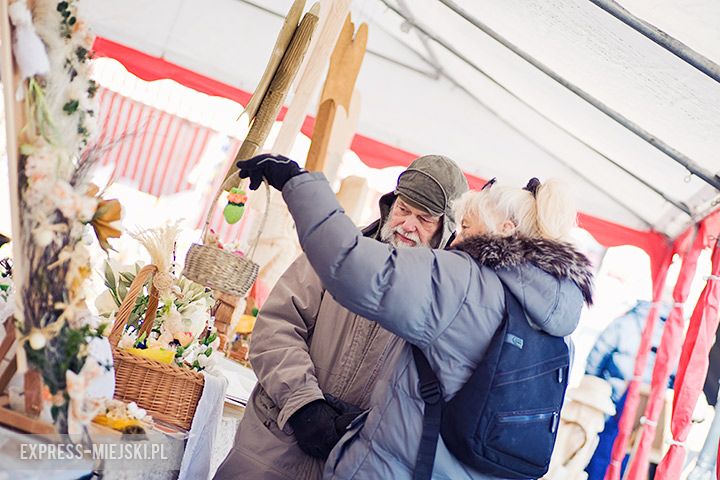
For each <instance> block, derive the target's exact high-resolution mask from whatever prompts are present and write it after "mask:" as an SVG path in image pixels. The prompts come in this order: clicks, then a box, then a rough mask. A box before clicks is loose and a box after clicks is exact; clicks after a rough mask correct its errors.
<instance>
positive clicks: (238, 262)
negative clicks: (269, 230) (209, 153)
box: [182, 179, 270, 298]
mask: <svg viewBox="0 0 720 480" xmlns="http://www.w3.org/2000/svg"><path fill="white" fill-rule="evenodd" d="M233 180H234V179H231V180H228V181H226V182H225V184H224V185H223V186H221V187H220V189H219V190H218V192H217V193H216V194H215V200H214V201H213V202H212V203H211V204H210V209H209V210H208V213H207V215H206V217H205V225H204V226H203V232H202V239H203V241H204V242H205V244H200V243H193V244H192V245H191V246H190V249H189V250H188V253H187V256H186V257H185V267H184V268H183V272H182V274H183V276H185V277H187V278H189V279H190V280H192V281H193V282H195V283H199V284H200V285H203V286H205V287H207V288H209V289H211V290H216V291H219V292H222V293H226V294H229V295H235V296H237V297H241V298H242V297H245V295H246V294H247V292H248V291H249V290H250V287H252V286H253V283H255V280H256V279H257V276H258V273H259V272H260V266H259V265H258V264H257V263H255V262H254V261H253V260H252V258H253V255H254V254H255V250H256V249H257V246H258V243H259V242H260V236H261V235H262V232H263V229H264V228H265V222H266V221H267V217H268V211H269V209H270V187H269V186H268V185H267V182H266V183H265V212H264V213H263V217H262V220H261V222H260V227H259V228H258V231H257V235H256V236H255V239H254V241H253V243H252V248H251V249H250V252H249V255H248V256H247V257H241V256H240V255H236V254H234V253H230V252H228V251H227V250H223V249H221V248H218V247H216V246H214V245H208V244H207V243H208V242H207V239H208V232H209V231H210V218H211V217H212V213H213V209H214V208H216V203H217V201H218V198H220V194H221V193H222V192H223V190H224V187H225V186H227V185H228V184H230V183H231V182H232V181H233Z"/></svg>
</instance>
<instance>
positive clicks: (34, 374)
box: [23, 368, 43, 417]
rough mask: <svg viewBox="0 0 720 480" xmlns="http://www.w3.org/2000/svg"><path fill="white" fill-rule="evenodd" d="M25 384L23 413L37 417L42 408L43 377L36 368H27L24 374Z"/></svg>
mask: <svg viewBox="0 0 720 480" xmlns="http://www.w3.org/2000/svg"><path fill="white" fill-rule="evenodd" d="M24 378H25V384H24V385H23V388H24V390H25V413H26V414H28V415H29V416H31V417H37V416H39V415H40V412H41V411H42V408H43V399H42V391H43V379H42V375H40V371H39V370H37V369H36V368H28V369H27V371H26V372H25V375H24Z"/></svg>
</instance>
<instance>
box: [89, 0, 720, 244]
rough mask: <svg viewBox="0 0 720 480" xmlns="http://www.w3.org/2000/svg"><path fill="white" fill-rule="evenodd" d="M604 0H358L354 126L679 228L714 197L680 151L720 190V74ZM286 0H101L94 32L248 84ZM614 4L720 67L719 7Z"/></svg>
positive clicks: (627, 0) (590, 205)
mask: <svg viewBox="0 0 720 480" xmlns="http://www.w3.org/2000/svg"><path fill="white" fill-rule="evenodd" d="M453 3H455V4H460V7H459V8H461V9H464V10H465V12H458V9H453V8H451V7H452V4H453ZM595 3H604V4H606V3H614V2H607V1H602V2H600V1H594V2H593V1H590V0H502V1H500V0H496V1H473V2H470V1H463V2H446V1H440V0H413V1H412V2H410V1H408V0H356V1H354V2H353V20H354V22H355V23H356V25H357V24H359V23H360V22H367V23H368V24H369V27H370V35H369V43H368V55H367V56H366V58H365V60H364V63H363V66H362V69H361V73H360V77H359V79H358V89H359V90H360V93H361V95H362V102H361V104H362V112H361V116H360V125H359V132H360V133H362V134H364V135H366V136H368V137H371V138H374V139H376V140H379V141H382V142H385V143H387V144H389V145H392V146H395V147H398V148H400V149H404V150H407V151H410V152H414V153H417V154H424V153H431V152H434V153H443V154H446V155H448V156H450V157H452V158H454V159H455V160H456V161H458V163H460V164H461V166H462V167H463V168H464V169H465V171H466V172H468V173H470V174H474V175H477V176H480V177H484V178H488V177H492V176H497V177H498V178H499V180H500V181H501V182H502V183H511V184H524V182H526V181H527V180H528V178H530V177H532V176H537V177H539V178H541V179H544V178H548V177H561V178H565V179H566V180H568V181H569V182H570V183H571V184H572V185H573V186H574V187H575V189H576V193H577V197H578V199H579V205H578V206H579V207H580V209H581V210H582V211H583V212H585V213H588V214H590V215H593V216H596V217H599V218H602V219H606V220H610V221H612V222H615V223H619V224H621V225H625V226H629V227H632V228H635V229H638V230H656V231H658V232H660V233H663V234H666V235H668V236H669V237H674V236H676V235H677V234H679V233H680V232H681V231H683V230H684V229H685V228H686V227H687V226H688V225H690V224H691V223H692V221H693V220H699V219H700V218H702V217H703V216H704V215H705V214H707V213H708V212H709V211H710V210H711V209H713V208H714V207H715V206H716V205H717V201H718V198H720V197H719V196H718V195H719V194H720V190H718V189H716V188H715V187H713V186H711V185H710V184H709V183H708V181H705V180H703V179H701V178H699V177H698V175H690V172H689V170H688V169H687V168H686V167H684V166H683V165H681V163H678V161H676V160H675V159H673V158H671V156H675V157H676V158H679V159H680V160H681V161H689V162H690V165H691V167H692V168H697V171H698V172H700V173H701V174H705V175H706V177H707V179H708V180H709V181H710V182H714V183H715V184H716V185H720V177H718V176H717V174H718V172H719V171H720V83H719V82H718V81H717V80H716V79H713V78H711V77H710V76H709V75H707V74H706V73H703V72H701V71H700V70H698V69H697V68H695V67H694V66H692V65H690V64H689V63H688V62H686V61H685V60H683V59H681V58H679V57H678V56H676V55H674V54H673V53H672V52H670V51H668V50H666V49H665V48H663V47H662V46H660V45H658V44H656V43H655V42H653V41H652V40H651V39H650V38H648V37H646V36H644V35H642V34H641V33H639V32H638V31H636V30H635V29H633V28H632V27H631V26H629V25H627V24H626V23H623V22H622V21H620V20H619V19H618V18H616V17H614V16H612V15H611V14H610V13H608V12H607V11H605V10H603V9H601V8H599V6H597V5H595ZM290 4H291V2H290V1H289V0H252V1H250V0H204V1H203V2H189V1H180V0H123V1H122V2H117V1H112V0H94V1H93V2H87V3H86V4H85V8H86V9H87V10H88V11H87V14H88V18H89V19H90V21H91V23H92V26H93V28H94V31H95V32H96V33H97V34H98V35H99V36H101V37H104V38H107V39H109V40H112V41H114V42H118V43H120V44H123V45H126V46H129V47H132V48H134V49H137V50H140V51H142V52H144V53H147V54H149V55H152V56H156V57H161V58H163V59H164V60H166V61H168V62H171V63H174V64H177V65H179V66H182V67H185V68H187V69H190V70H192V71H194V72H197V73H199V74H201V75H204V76H207V77H211V78H213V79H216V80H219V81H221V82H225V83H227V84H229V85H232V86H235V87H238V88H240V89H243V90H246V91H250V92H252V91H253V89H254V87H255V85H256V83H257V82H258V80H259V78H260V75H261V74H262V71H263V69H264V67H265V64H266V62H267V59H268V57H269V54H270V51H271V49H272V45H273V44H274V42H275V37H276V35H277V32H278V30H279V28H280V25H281V23H282V17H283V16H284V14H285V12H286V11H287V10H288V8H289V6H290ZM308 4H311V2H310V1H309V2H308ZM447 4H450V6H448V5H447ZM620 5H621V6H623V7H625V8H626V9H627V10H628V11H629V13H630V14H634V15H635V16H636V17H638V18H639V19H642V20H645V21H646V22H648V23H650V24H652V25H654V26H655V27H657V28H659V29H662V30H664V31H665V32H667V33H668V34H670V35H671V36H673V37H674V38H675V39H677V40H678V41H680V42H683V43H684V44H685V45H687V47H688V48H689V49H692V51H694V53H695V54H696V56H697V57H698V58H701V59H703V58H704V60H705V61H706V64H708V65H710V66H711V67H713V66H714V67H715V68H717V65H716V64H720V3H718V2H716V1H713V0H698V1H692V0H662V1H655V2H652V4H651V3H650V2H647V1H640V0H622V1H621V2H620ZM308 6H309V5H308ZM460 13H464V16H463V15H461V14H460ZM479 23H482V24H484V25H485V26H487V27H489V29H491V30H492V31H494V32H495V33H496V34H497V37H498V38H500V37H502V39H504V40H505V41H506V44H512V45H513V46H514V47H516V52H517V53H516V52H513V51H512V50H511V49H509V48H508V46H506V45H503V44H501V43H500V42H499V41H498V40H497V39H495V38H492V37H491V36H489V35H488V34H486V33H485V32H483V31H482V30H481V28H479V27H478V24H479ZM518 53H521V54H523V55H524V56H525V58H521V56H519V55H518ZM531 62H535V63H536V65H533V64H532V63H531ZM537 65H540V66H541V67H543V68H545V70H546V72H545V73H544V72H542V71H541V70H540V69H538V68H537ZM547 73H550V74H552V75H555V76H556V77H557V78H556V79H553V78H551V76H549V75H548V74H547ZM557 79H562V81H564V82H566V83H567V84H569V86H570V88H567V86H564V85H561V83H560V82H558V81H557ZM571 89H575V93H574V92H573V91H571ZM578 93H579V94H580V95H583V96H584V97H585V98H581V96H579V95H578ZM588 100H589V101H590V102H593V103H595V104H596V106H593V105H592V104H591V103H590V102H589V101H588ZM597 106H600V109H599V108H598V107H597ZM601 109H604V110H605V112H603V111H601ZM309 113H310V114H314V112H309ZM608 113H610V115H613V116H614V117H615V119H613V118H611V116H610V115H608ZM618 120H619V121H618ZM621 123H624V125H623V124H621ZM628 126H629V127H630V128H628ZM632 130H634V132H633V131H632ZM637 132H645V135H646V137H647V138H646V139H643V138H641V137H640V136H639V135H638V134H637ZM647 139H651V140H652V141H653V143H655V144H657V143H658V142H659V143H660V144H662V145H664V146H665V147H664V148H663V147H662V145H661V148H657V147H656V146H655V145H653V144H651V143H650V142H648V141H647ZM663 149H664V151H661V150H663ZM668 152H669V153H670V155H669V154H668Z"/></svg>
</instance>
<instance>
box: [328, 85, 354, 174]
mask: <svg viewBox="0 0 720 480" xmlns="http://www.w3.org/2000/svg"><path fill="white" fill-rule="evenodd" d="M360 99H361V97H360V92H359V91H358V89H357V88H356V89H355V90H354V91H353V96H352V100H350V111H349V112H347V113H346V112H345V109H344V108H343V107H342V106H340V107H338V108H337V110H336V112H335V121H334V122H333V127H332V135H331V136H330V143H329V144H328V147H327V157H326V159H325V166H324V167H323V172H324V173H325V176H326V177H327V179H328V181H330V183H332V182H334V181H335V177H336V176H337V172H338V169H339V168H340V164H341V163H342V159H343V156H344V155H345V152H347V151H348V150H349V149H350V145H351V144H352V140H353V138H354V137H355V132H356V131H357V125H358V120H359V119H360Z"/></svg>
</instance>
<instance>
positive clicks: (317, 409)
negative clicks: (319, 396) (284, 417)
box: [288, 400, 340, 460]
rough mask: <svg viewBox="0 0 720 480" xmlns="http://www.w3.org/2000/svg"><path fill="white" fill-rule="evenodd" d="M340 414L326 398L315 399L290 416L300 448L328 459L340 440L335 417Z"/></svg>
mask: <svg viewBox="0 0 720 480" xmlns="http://www.w3.org/2000/svg"><path fill="white" fill-rule="evenodd" d="M339 416H340V414H339V413H338V412H337V410H335V409H334V408H333V407H331V406H330V404H329V403H328V402H326V401H325V400H315V401H314V402H310V403H308V404H307V405H305V406H304V407H302V408H301V409H300V410H298V411H297V412H295V413H293V414H292V415H291V416H290V419H289V420H288V422H289V423H290V426H292V428H293V430H294V431H295V438H296V439H297V442H298V445H299V446H300V449H301V450H302V451H303V452H305V453H307V454H308V455H310V456H311V457H315V458H321V459H323V460H326V459H327V457H328V455H329V454H330V450H332V449H333V447H334V446H335V444H336V443H337V442H338V440H340V435H338V432H337V428H336V427H335V419H336V418H338V417H339Z"/></svg>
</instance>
